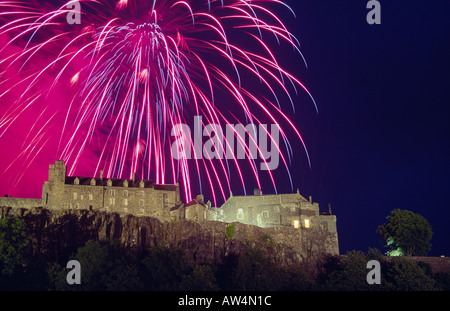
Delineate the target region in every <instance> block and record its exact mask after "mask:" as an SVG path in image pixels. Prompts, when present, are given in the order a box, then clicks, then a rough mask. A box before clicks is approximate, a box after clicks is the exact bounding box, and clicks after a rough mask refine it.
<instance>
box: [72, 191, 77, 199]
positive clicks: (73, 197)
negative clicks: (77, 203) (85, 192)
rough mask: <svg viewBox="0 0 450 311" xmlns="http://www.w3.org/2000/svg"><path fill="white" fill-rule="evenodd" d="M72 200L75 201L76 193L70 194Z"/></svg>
mask: <svg viewBox="0 0 450 311" xmlns="http://www.w3.org/2000/svg"><path fill="white" fill-rule="evenodd" d="M72 199H74V200H76V199H77V193H76V192H74V193H73V194H72Z"/></svg>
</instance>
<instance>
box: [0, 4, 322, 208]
mask: <svg viewBox="0 0 450 311" xmlns="http://www.w3.org/2000/svg"><path fill="white" fill-rule="evenodd" d="M76 2H78V3H80V4H81V24H80V25H76V24H75V25H70V24H69V23H68V22H67V16H68V14H69V13H71V12H72V11H71V9H72V8H73V6H74V4H76ZM273 8H279V9H280V10H286V11H287V12H289V11H291V12H292V10H291V9H290V8H289V7H288V6H287V5H286V4H284V3H283V2H282V1H279V0H260V1H258V0H255V1H247V0H222V1H219V0H209V1H207V0H190V1H188V0H187V1H165V0H153V1H151V0H146V1H144V0H119V1H117V0H115V1H107V0H104V1H100V0H83V1H50V0H47V1H39V2H37V1H20V0H17V1H0V38H2V41H0V42H1V43H2V46H0V77H1V78H0V108H1V109H2V110H1V111H2V115H1V116H0V138H1V137H2V136H5V135H8V132H9V131H10V127H11V126H12V125H13V124H14V123H15V122H20V120H21V118H22V117H23V116H24V115H25V114H26V113H27V111H35V114H36V112H39V113H38V114H36V115H37V117H35V119H34V120H33V121H32V122H30V123H29V124H28V126H29V134H28V135H27V137H26V139H25V140H24V142H23V148H22V153H21V155H20V157H17V158H16V159H17V161H19V160H18V159H19V158H21V160H20V161H23V162H25V163H27V165H29V163H31V162H32V160H33V158H34V157H36V154H38V153H39V152H42V150H43V148H44V149H45V148H47V147H46V146H49V145H50V142H49V141H50V138H49V137H57V139H58V143H57V144H56V145H57V146H58V148H57V150H56V151H55V152H56V157H58V158H60V159H63V160H65V162H66V164H68V168H69V171H68V174H69V175H70V174H74V173H75V171H76V170H77V169H78V168H79V167H82V166H83V165H87V164H86V163H85V162H86V159H87V158H92V157H94V158H95V160H94V163H95V165H94V167H93V171H92V173H93V174H94V176H97V175H98V173H99V171H100V170H103V171H104V176H106V177H108V178H109V177H123V178H132V176H133V174H136V175H137V176H138V177H140V178H145V179H153V180H154V181H155V182H156V183H158V184H165V183H177V181H180V183H181V186H182V189H183V192H184V196H185V200H186V201H190V200H191V199H192V194H193V193H192V192H193V187H194V186H193V184H194V183H195V184H196V185H200V189H202V188H201V187H202V185H203V187H206V186H207V187H210V191H211V193H212V196H213V200H214V203H216V202H217V200H220V198H222V199H225V198H226V195H227V192H230V191H231V190H232V189H231V184H232V182H231V180H232V177H236V178H237V179H238V180H239V183H240V184H241V186H242V188H243V189H244V192H245V191H246V189H245V179H246V178H248V176H249V175H251V176H252V179H253V180H254V181H255V182H256V184H257V186H258V187H260V186H261V178H262V177H261V173H260V172H259V171H258V166H257V165H256V163H255V161H254V160H252V159H250V157H248V158H249V159H248V160H246V161H245V163H242V161H240V162H239V161H238V160H237V159H228V158H225V157H222V158H221V159H219V160H214V161H208V160H205V159H200V158H195V160H187V159H186V158H182V159H180V160H174V159H173V157H171V155H170V146H171V143H172V142H171V140H174V138H173V137H172V135H171V130H172V128H173V127H174V125H176V124H180V123H188V122H189V121H190V120H192V116H198V115H201V116H203V119H202V122H203V123H204V124H202V125H206V124H219V125H224V124H236V123H255V124H257V123H262V122H263V120H266V121H265V122H267V121H269V122H270V123H273V124H278V125H279V127H280V134H281V137H282V139H283V148H282V146H281V142H280V144H278V142H277V145H276V146H277V149H279V151H280V157H281V161H282V163H283V165H284V167H285V169H286V171H287V176H288V178H289V180H290V181H291V185H292V178H291V176H290V173H289V162H290V161H291V156H292V147H291V145H290V143H289V140H288V135H287V134H286V133H287V130H286V129H285V128H284V126H282V125H283V124H284V125H285V127H286V128H288V129H289V130H290V131H292V132H293V133H294V135H295V136H296V138H295V139H296V140H299V141H300V142H301V143H302V144H303V147H304V150H305V151H306V147H305V146H304V143H303V139H302V137H301V135H300V133H299V131H298V130H297V129H296V127H295V126H294V124H293V122H292V121H291V120H290V119H289V117H288V115H287V114H286V113H285V112H284V110H285V109H286V108H289V109H290V110H291V111H293V107H294V104H293V100H292V97H291V93H292V92H297V89H300V90H303V91H304V92H306V93H307V94H308V95H309V96H310V97H311V99H312V101H313V102H314V99H313V98H312V96H311V94H310V93H309V92H308V90H307V89H306V88H305V86H304V85H303V84H302V83H301V82H300V81H299V80H298V79H297V78H295V77H294V76H293V75H291V74H290V73H289V72H288V71H286V70H285V69H283V68H281V66H280V65H279V60H278V59H277V57H276V53H275V51H274V50H272V49H271V44H270V43H269V42H275V43H276V44H287V45H289V46H291V47H293V48H294V50H296V51H297V52H298V54H299V56H298V58H299V59H300V60H302V55H301V52H300V50H299V44H298V41H297V40H296V38H295V37H294V36H293V35H292V34H291V33H290V32H289V31H288V30H287V29H286V27H285V25H284V24H283V22H282V21H281V20H280V19H279V17H278V16H277V15H276V14H275V12H274V11H273ZM292 14H293V12H292ZM277 46H278V45H277ZM303 61H304V59H303ZM249 77H251V79H252V80H256V81H258V82H259V84H258V86H257V87H254V85H255V83H253V84H251V83H248V82H247V81H248V80H249ZM55 94H58V95H55ZM61 94H62V95H61ZM58 96H59V97H58ZM55 97H57V98H58V99H59V100H58V102H56V103H55ZM286 99H287V100H288V101H289V102H290V103H291V106H289V105H288V107H284V106H285V104H284V105H283V104H282V102H283V101H285V102H286V101H287V100H286ZM2 103H8V104H7V105H5V104H3V106H1V104H2ZM314 105H315V102H314ZM5 106H6V107H5ZM316 109H317V108H316ZM267 134H268V136H269V137H270V139H272V140H273V138H272V137H271V136H270V134H269V133H267ZM211 136H213V135H212V133H211ZM52 143H53V142H52ZM238 143H239V142H238ZM240 143H241V144H242V145H245V144H244V142H243V141H241V142H240ZM224 144H225V145H226V144H228V142H227V141H226V140H225V141H224ZM216 147H217V146H216ZM222 147H223V148H222V149H226V147H227V146H222ZM48 148H50V147H48ZM282 149H283V150H285V151H282ZM245 152H246V154H247V155H249V152H250V151H249V149H248V147H246V146H245ZM258 152H261V151H260V150H259V148H258ZM308 161H309V157H308ZM264 174H266V175H267V176H266V177H267V178H270V179H271V180H272V183H273V185H274V188H275V190H276V182H275V180H274V177H273V175H272V173H271V172H270V171H268V172H265V173H264ZM91 175H92V174H91ZM17 182H18V181H17Z"/></svg>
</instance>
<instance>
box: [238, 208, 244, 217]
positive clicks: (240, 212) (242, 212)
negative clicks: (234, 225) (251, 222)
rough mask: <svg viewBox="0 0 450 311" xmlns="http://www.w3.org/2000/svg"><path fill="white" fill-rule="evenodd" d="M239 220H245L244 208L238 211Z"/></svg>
mask: <svg viewBox="0 0 450 311" xmlns="http://www.w3.org/2000/svg"><path fill="white" fill-rule="evenodd" d="M237 218H238V219H243V218H244V210H243V209H242V208H240V209H238V214H237Z"/></svg>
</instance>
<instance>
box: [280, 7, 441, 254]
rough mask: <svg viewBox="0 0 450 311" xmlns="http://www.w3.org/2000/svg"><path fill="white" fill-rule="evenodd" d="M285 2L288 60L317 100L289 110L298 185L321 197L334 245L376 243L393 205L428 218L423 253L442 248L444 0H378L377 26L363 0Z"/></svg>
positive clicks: (305, 192)
mask: <svg viewBox="0 0 450 311" xmlns="http://www.w3.org/2000/svg"><path fill="white" fill-rule="evenodd" d="M287 3H288V4H289V5H290V6H291V7H292V8H293V9H294V11H295V12H296V14H297V18H296V19H293V18H290V19H289V18H288V23H287V24H288V25H289V26H290V27H291V28H290V29H291V30H292V31H293V33H294V34H295V35H296V36H297V37H298V39H299V40H300V42H301V45H302V52H303V53H304V56H305V57H306V59H307V62H308V66H309V68H308V69H307V70H306V69H305V67H304V65H302V64H301V63H300V64H298V66H293V67H295V68H293V69H294V70H296V71H297V75H298V76H299V77H300V78H301V79H302V81H303V82H305V84H306V85H307V87H308V89H309V90H310V91H311V92H312V94H313V95H314V97H315V99H316V101H317V104H318V106H319V114H316V113H315V112H314V107H313V105H312V104H305V105H303V104H302V108H301V109H300V111H299V112H297V114H296V117H297V119H298V124H299V128H300V130H301V132H302V134H303V135H304V138H305V140H306V143H307V146H308V150H309V152H310V155H311V160H312V167H311V169H310V170H305V166H304V164H301V165H299V167H300V168H299V169H298V174H296V176H297V177H296V183H298V184H299V185H300V187H301V193H302V194H303V195H304V196H309V195H312V196H313V198H314V200H315V201H317V202H319V203H320V205H321V209H326V205H327V204H328V202H331V204H332V208H333V213H334V214H336V215H337V217H338V232H339V239H340V251H341V253H346V252H347V251H349V250H353V249H357V250H362V251H366V250H367V248H368V247H376V248H380V249H382V250H384V249H383V248H382V245H381V243H380V242H379V235H378V234H377V233H376V228H377V226H378V225H380V224H382V223H384V221H385V218H386V216H388V214H389V213H390V211H392V210H393V209H396V208H400V209H408V210H411V211H413V212H415V213H419V214H421V215H422V216H424V217H425V218H427V219H428V220H429V222H430V223H431V225H432V227H433V231H434V236H433V239H432V244H433V246H432V249H431V252H430V255H437V256H440V255H446V256H450V242H449V241H448V238H449V236H450V229H449V227H450V206H449V202H448V193H449V186H450V183H449V177H450V174H449V173H450V171H449V165H448V161H449V159H450V148H449V139H450V127H449V119H450V118H449V111H450V110H449V108H448V105H449V104H450V96H449V91H450V16H449V14H450V2H449V1H432V2H428V3H427V2H423V1H380V3H381V6H382V7H381V12H382V23H381V25H368V24H367V22H366V15H367V13H368V12H369V10H368V9H366V3H367V2H366V1H364V0H359V1H356V0H351V1H332V0H327V1H312V0H310V1H298V0H297V1H287ZM303 106H304V107H303Z"/></svg>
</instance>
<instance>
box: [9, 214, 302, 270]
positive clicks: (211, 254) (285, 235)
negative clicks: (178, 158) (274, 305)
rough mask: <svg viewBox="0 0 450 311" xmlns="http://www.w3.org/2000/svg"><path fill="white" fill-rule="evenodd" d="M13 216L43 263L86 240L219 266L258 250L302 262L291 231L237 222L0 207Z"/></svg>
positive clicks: (299, 246)
mask: <svg viewBox="0 0 450 311" xmlns="http://www.w3.org/2000/svg"><path fill="white" fill-rule="evenodd" d="M6 216H17V217H20V218H22V219H24V220H25V221H26V223H27V224H28V228H29V230H30V234H31V235H32V237H33V250H34V252H35V254H36V255H38V257H42V258H43V259H51V260H58V259H66V258H67V257H68V256H69V255H70V254H71V253H73V252H74V250H76V249H77V248H78V247H80V246H83V245H84V244H85V243H86V242H87V241H89V240H105V239H115V240H119V241H120V242H121V244H122V245H124V246H125V247H127V248H130V249H136V250H143V249H146V248H150V247H154V246H157V245H163V246H167V247H169V248H180V249H182V250H183V251H184V252H185V253H186V254H187V255H188V256H189V257H191V258H192V259H193V260H194V261H195V262H196V263H198V264H202V263H214V262H216V263H218V262H221V260H222V259H223V257H224V256H227V255H229V254H235V255H240V254H241V253H242V252H245V251H246V249H248V246H253V247H257V248H259V249H261V250H263V251H264V253H265V254H266V255H267V256H268V257H270V258H272V259H273V260H274V261H275V262H276V263H278V264H280V265H283V266H284V265H289V266H293V265H297V264H299V263H300V262H302V261H303V260H302V259H303V257H302V255H301V254H302V242H301V236H300V234H299V232H298V230H295V229H293V228H259V227H256V226H251V225H244V224H240V223H234V224H227V223H221V222H212V221H208V222H203V223H195V222H189V221H176V222H160V221H159V220H158V219H155V218H151V217H136V216H133V215H126V216H120V215H119V214H115V213H104V212H95V211H87V210H76V211H70V212H57V211H50V210H48V209H43V208H40V207H38V208H30V209H20V208H10V207H0V219H2V218H4V217H6Z"/></svg>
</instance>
